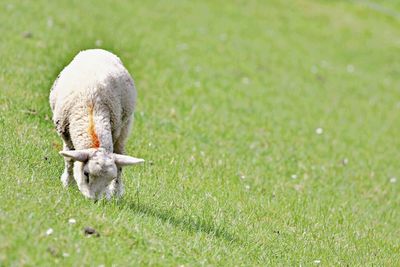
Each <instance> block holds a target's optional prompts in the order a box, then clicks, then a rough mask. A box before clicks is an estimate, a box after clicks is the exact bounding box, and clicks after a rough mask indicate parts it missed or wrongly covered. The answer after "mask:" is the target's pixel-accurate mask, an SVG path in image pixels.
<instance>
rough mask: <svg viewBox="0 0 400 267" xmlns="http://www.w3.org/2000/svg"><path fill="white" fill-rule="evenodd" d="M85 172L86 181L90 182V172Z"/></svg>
mask: <svg viewBox="0 0 400 267" xmlns="http://www.w3.org/2000/svg"><path fill="white" fill-rule="evenodd" d="M83 174H84V175H85V176H86V178H85V180H86V183H89V172H87V171H84V172H83Z"/></svg>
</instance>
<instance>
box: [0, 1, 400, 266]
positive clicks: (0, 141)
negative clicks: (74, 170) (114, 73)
mask: <svg viewBox="0 0 400 267" xmlns="http://www.w3.org/2000/svg"><path fill="white" fill-rule="evenodd" d="M117 2H118V3H117ZM0 3H1V4H0V11H1V13H0V14H1V15H0V25H1V26H0V36H1V41H0V132H1V135H0V160H1V166H0V173H1V178H0V266H10V265H11V266H24V265H27V266H54V265H56V264H57V265H60V266H85V265H87V266H100V265H103V266H129V265H132V266H136V265H156V266H159V265H168V266H180V265H185V266H202V265H206V266H210V265H211V266H213V265H218V266H254V265H256V266H260V265H281V266H299V265H301V266H313V265H322V266H337V265H345V266H366V265H374V266H399V265H400V239H399V237H400V194H399V192H400V161H399V156H400V153H399V148H400V138H399V137H398V136H399V133H400V117H399V114H400V5H399V4H398V3H397V1H380V2H377V3H374V2H372V1H327V0H325V1H323V0H319V1H318V0H315V1H311V0H296V1H290V3H289V1H278V0H275V1H231V2H226V1H207V2H205V1H176V2H173V1H160V2H156V1H136V3H135V2H134V1H111V0H109V1H101V2H99V1H66V0H65V1H52V2H51V1H8V2H5V1H1V2H0ZM228 3H229V4H228ZM93 47H101V48H104V49H108V50H110V51H112V52H114V53H116V54H118V55H119V56H120V57H121V59H122V60H123V62H124V63H125V65H126V67H127V68H128V70H129V71H130V72H131V73H132V75H133V77H134V79H135V81H136V85H137V89H138V96H139V97H138V108H137V112H136V114H135V124H134V131H133V132H132V135H131V137H130V139H129V142H128V147H127V152H128V153H129V154H132V155H134V156H138V157H142V158H144V159H146V160H147V162H146V164H145V165H142V166H135V167H132V168H126V169H125V172H124V180H125V184H126V195H125V196H124V198H123V199H121V200H119V201H116V200H113V201H110V202H107V201H100V202H97V203H93V202H92V201H89V200H86V199H84V198H83V196H82V195H81V194H80V193H79V191H78V190H77V188H74V187H73V188H70V189H68V190H65V189H63V188H62V186H61V182H60V180H59V177H60V175H61V172H62V170H63V159H62V158H61V157H60V156H59V155H58V151H59V150H61V140H60V138H58V136H57V135H56V133H55V131H54V129H53V125H52V122H51V119H50V118H51V111H50V107H49V104H48V95H49V90H50V87H51V85H52V83H53V81H54V80H55V78H56V76H57V74H58V73H59V72H60V71H61V69H62V68H63V66H65V65H66V64H67V63H68V62H69V61H70V60H71V59H72V57H73V56H74V55H75V54H76V53H77V52H78V51H80V50H83V49H87V48H93ZM71 218H73V219H75V220H76V223H75V224H70V223H69V220H70V219H71ZM86 226H90V227H93V228H95V229H96V230H97V231H98V232H99V234H100V237H86V236H85V235H84V233H83V228H84V227H86ZM48 229H52V230H53V233H52V234H50V235H47V234H46V232H47V231H48Z"/></svg>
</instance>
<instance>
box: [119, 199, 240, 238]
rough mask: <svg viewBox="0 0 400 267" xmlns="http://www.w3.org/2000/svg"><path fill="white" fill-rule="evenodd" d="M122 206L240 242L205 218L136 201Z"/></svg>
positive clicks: (176, 225)
mask: <svg viewBox="0 0 400 267" xmlns="http://www.w3.org/2000/svg"><path fill="white" fill-rule="evenodd" d="M121 204H122V203H121ZM122 207H125V208H129V209H130V210H132V211H133V212H135V213H138V214H142V215H145V216H151V217H154V218H158V219H160V220H162V221H163V222H165V223H170V224H172V225H174V226H175V227H177V228H179V229H181V230H183V231H189V232H192V233H195V232H203V233H206V234H208V235H211V236H215V237H217V238H222V239H224V240H225V241H227V242H231V243H242V240H240V239H239V238H238V237H237V236H235V235H234V234H232V233H229V232H228V231H227V230H226V229H225V228H224V227H222V226H218V225H216V224H215V223H212V222H209V221H206V220H205V219H202V218H199V217H196V216H191V215H184V216H177V215H176V214H175V213H174V211H173V210H161V209H157V208H154V207H152V206H149V205H146V204H142V203H137V202H125V203H123V204H122V206H121V208H122Z"/></svg>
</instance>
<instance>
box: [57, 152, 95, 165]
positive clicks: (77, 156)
mask: <svg viewBox="0 0 400 267" xmlns="http://www.w3.org/2000/svg"><path fill="white" fill-rule="evenodd" d="M89 154H90V151H89V150H86V149H83V150H64V151H60V155H61V156H63V157H65V158H69V159H73V160H76V161H81V162H85V161H87V160H88V159H89Z"/></svg>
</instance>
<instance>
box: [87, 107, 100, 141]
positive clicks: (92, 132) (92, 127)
mask: <svg viewBox="0 0 400 267" xmlns="http://www.w3.org/2000/svg"><path fill="white" fill-rule="evenodd" d="M88 133H89V136H90V140H91V141H92V143H91V145H90V147H91V148H99V147H100V140H99V137H98V136H97V133H96V128H95V125H94V119H93V105H89V128H88Z"/></svg>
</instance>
